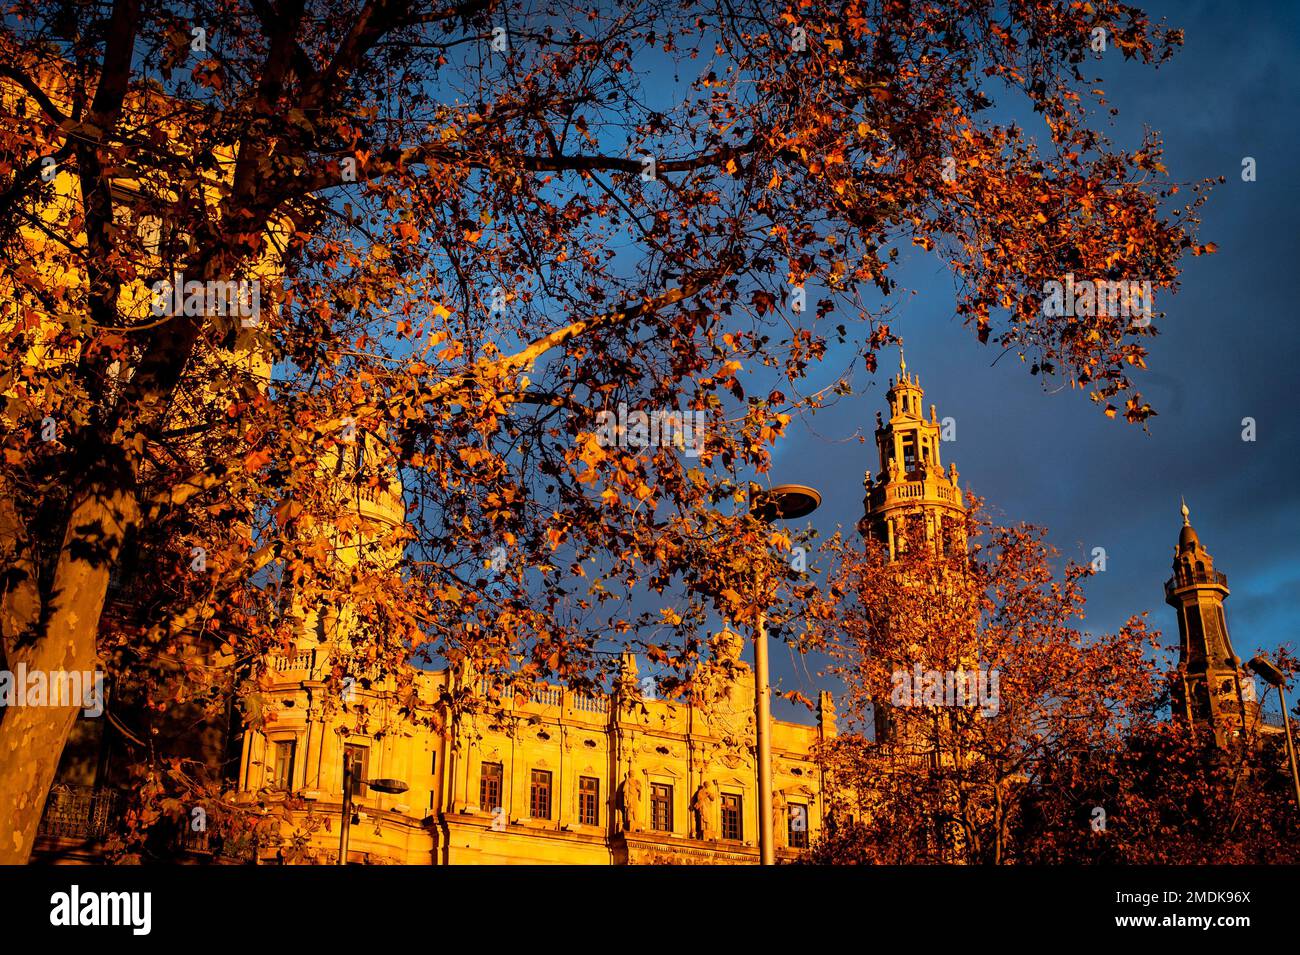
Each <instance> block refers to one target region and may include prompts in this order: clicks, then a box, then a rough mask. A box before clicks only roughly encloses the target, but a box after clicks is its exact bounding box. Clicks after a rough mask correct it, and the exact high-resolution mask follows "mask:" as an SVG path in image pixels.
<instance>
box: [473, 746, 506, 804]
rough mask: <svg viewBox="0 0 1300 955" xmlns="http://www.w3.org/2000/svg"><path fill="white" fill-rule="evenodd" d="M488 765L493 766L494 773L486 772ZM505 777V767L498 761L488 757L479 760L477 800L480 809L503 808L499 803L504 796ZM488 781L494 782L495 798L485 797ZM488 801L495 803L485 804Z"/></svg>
mask: <svg viewBox="0 0 1300 955" xmlns="http://www.w3.org/2000/svg"><path fill="white" fill-rule="evenodd" d="M489 766H490V767H494V768H495V773H489V772H488V767H489ZM505 779H506V771H505V767H504V766H503V765H502V764H501V763H500V762H495V761H493V760H490V759H483V760H479V764H478V801H479V808H480V809H482V810H483V811H484V812H496V811H497V810H498V809H502V808H504V807H503V806H502V805H501V803H502V801H503V800H504V798H505V791H506V786H505ZM489 782H495V783H496V799H495V800H489V799H488V798H487V796H488V793H487V788H488V784H489ZM489 802H494V803H495V805H487V803H489Z"/></svg>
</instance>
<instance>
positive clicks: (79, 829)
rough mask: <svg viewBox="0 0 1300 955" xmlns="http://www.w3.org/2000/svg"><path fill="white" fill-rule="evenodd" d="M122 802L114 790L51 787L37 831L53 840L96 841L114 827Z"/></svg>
mask: <svg viewBox="0 0 1300 955" xmlns="http://www.w3.org/2000/svg"><path fill="white" fill-rule="evenodd" d="M121 804H122V797H121V794H120V793H119V792H118V791H117V790H115V789H93V788H91V787H89V786H63V785H56V786H53V787H52V788H51V789H50V798H49V799H48V800H46V803H45V813H44V815H42V816H41V824H40V828H39V829H38V832H39V834H40V835H43V836H49V837H50V838H53V839H82V840H86V841H91V842H97V841H99V840H101V839H103V838H104V837H105V836H107V835H108V834H109V833H111V832H112V831H113V830H114V829H115V828H116V826H117V822H118V818H119V815H120V812H121Z"/></svg>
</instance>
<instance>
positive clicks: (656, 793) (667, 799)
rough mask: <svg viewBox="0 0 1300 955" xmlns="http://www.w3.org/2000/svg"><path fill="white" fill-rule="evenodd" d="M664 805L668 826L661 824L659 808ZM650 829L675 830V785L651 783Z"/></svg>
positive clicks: (659, 830)
mask: <svg viewBox="0 0 1300 955" xmlns="http://www.w3.org/2000/svg"><path fill="white" fill-rule="evenodd" d="M661 806H662V807H663V810H664V817H665V822H666V823H667V825H666V826H660V825H659V809H660V807H661ZM650 829H651V831H653V832H673V831H674V829H673V785H672V783H656V782H652V783H650Z"/></svg>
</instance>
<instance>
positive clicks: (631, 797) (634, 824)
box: [619, 769, 641, 832]
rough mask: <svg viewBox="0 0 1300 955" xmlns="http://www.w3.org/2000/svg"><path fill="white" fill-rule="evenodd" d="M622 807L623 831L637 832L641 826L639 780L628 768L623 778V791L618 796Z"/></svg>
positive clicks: (633, 771)
mask: <svg viewBox="0 0 1300 955" xmlns="http://www.w3.org/2000/svg"><path fill="white" fill-rule="evenodd" d="M619 801H620V803H621V804H622V807H623V831H624V832H637V831H638V830H639V829H640V828H641V819H640V807H641V780H639V779H637V778H636V771H635V770H633V769H628V771H627V776H625V777H624V778H623V791H622V794H621V797H620V800H619Z"/></svg>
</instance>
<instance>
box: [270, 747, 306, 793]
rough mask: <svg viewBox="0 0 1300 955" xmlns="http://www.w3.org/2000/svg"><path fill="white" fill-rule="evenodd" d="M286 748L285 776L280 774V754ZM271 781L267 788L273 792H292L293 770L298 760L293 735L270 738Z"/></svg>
mask: <svg viewBox="0 0 1300 955" xmlns="http://www.w3.org/2000/svg"><path fill="white" fill-rule="evenodd" d="M285 749H287V750H288V751H289V766H288V772H287V773H286V774H285V777H284V778H283V779H281V776H280V754H281V753H282V752H283V751H284V750H285ZM271 751H272V756H273V758H272V760H271V781H270V783H271V784H270V785H269V786H268V787H267V788H268V789H271V790H274V791H275V792H293V772H294V770H295V769H296V768H297V766H296V764H297V762H298V740H297V739H295V738H294V737H292V736H290V737H286V738H285V739H274V740H271Z"/></svg>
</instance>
